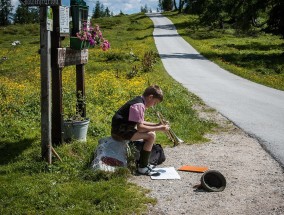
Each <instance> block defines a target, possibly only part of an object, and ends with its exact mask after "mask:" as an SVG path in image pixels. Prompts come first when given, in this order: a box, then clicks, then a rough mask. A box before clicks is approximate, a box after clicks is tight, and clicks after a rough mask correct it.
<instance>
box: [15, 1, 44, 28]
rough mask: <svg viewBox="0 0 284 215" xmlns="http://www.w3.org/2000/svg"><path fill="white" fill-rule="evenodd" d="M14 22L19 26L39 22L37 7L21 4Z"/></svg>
mask: <svg viewBox="0 0 284 215" xmlns="http://www.w3.org/2000/svg"><path fill="white" fill-rule="evenodd" d="M14 22H15V23H19V24H27V23H36V22H39V10H38V8H37V7H30V8H29V7H27V6H24V5H22V4H20V5H19V6H18V7H17V9H16V13H15V15H14Z"/></svg>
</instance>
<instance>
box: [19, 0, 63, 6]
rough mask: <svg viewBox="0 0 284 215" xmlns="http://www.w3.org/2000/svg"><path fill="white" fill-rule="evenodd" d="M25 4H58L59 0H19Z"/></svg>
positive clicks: (59, 3)
mask: <svg viewBox="0 0 284 215" xmlns="http://www.w3.org/2000/svg"><path fill="white" fill-rule="evenodd" d="M20 1H21V2H22V4H23V5H25V6H59V5H61V0H20Z"/></svg>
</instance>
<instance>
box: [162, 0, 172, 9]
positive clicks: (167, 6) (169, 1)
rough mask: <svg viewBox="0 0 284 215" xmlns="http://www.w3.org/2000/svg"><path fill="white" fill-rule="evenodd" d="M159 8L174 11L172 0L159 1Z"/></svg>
mask: <svg viewBox="0 0 284 215" xmlns="http://www.w3.org/2000/svg"><path fill="white" fill-rule="evenodd" d="M159 7H160V8H161V10H164V11H171V10H172V9H173V1H172V0H159Z"/></svg>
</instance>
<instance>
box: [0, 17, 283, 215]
mask: <svg viewBox="0 0 284 215" xmlns="http://www.w3.org/2000/svg"><path fill="white" fill-rule="evenodd" d="M170 15H171V14H170ZM171 18H172V19H173V20H174V21H175V22H176V23H177V27H178V28H179V29H180V32H181V34H182V35H183V36H186V35H187V34H188V31H189V29H187V28H188V27H187V26H188V24H187V20H188V18H187V17H185V16H176V15H175V14H172V15H171ZM95 23H97V24H99V25H100V27H101V29H102V31H103V34H104V36H105V37H106V38H107V39H108V40H109V41H110V43H111V49H110V50H109V51H106V52H103V51H102V50H100V49H97V48H94V49H90V50H89V62H88V64H86V66H85V70H86V80H85V81H86V103H87V117H89V118H90V120H91V123H90V127H89V130H88V137H87V142H86V143H80V142H76V141H73V142H71V143H70V144H65V143H64V144H62V145H60V146H57V147H56V148H55V149H56V151H57V152H58V154H59V155H60V157H61V158H62V160H63V162H59V161H58V160H57V159H56V158H55V157H54V158H53V161H54V162H53V164H52V165H47V163H46V162H45V161H43V160H42V158H41V151H40V150H41V140H40V56H39V54H38V49H39V42H40V40H39V25H36V24H35V25H23V26H18V25H12V26H8V27H1V28H0V47H1V49H0V57H1V59H0V83H1V85H0V131H1V133H0V184H1V185H0V214H142V213H143V212H145V211H146V207H147V204H149V203H150V204H155V199H152V198H148V197H147V196H146V195H145V192H147V191H146V190H144V189H142V188H140V187H138V186H136V185H134V184H131V183H128V182H127V177H129V174H130V171H129V170H127V169H119V170H118V171H117V172H115V173H114V174H110V173H103V172H93V171H92V170H90V168H89V166H90V162H91V161H92V159H93V151H94V149H95V147H96V145H97V142H98V140H99V139H100V138H102V137H105V136H109V135H110V122H111V117H112V115H113V113H114V111H115V110H116V109H117V108H118V107H119V106H120V105H122V104H123V103H124V102H125V101H127V100H128V99H130V98H132V97H133V96H136V95H140V94H141V93H142V92H143V90H144V88H145V87H146V86H148V85H149V84H158V85H160V86H161V87H162V89H163V91H164V93H165V100H164V101H163V102H162V103H161V104H159V105H158V107H157V109H158V110H160V111H161V112H162V113H163V115H164V116H165V118H166V119H167V120H169V121H170V122H171V127H172V129H173V130H174V131H175V133H176V134H177V135H178V136H179V137H180V138H181V139H183V140H185V141H186V142H187V143H189V144H195V143H202V142H204V141H206V139H205V138H204V134H205V133H207V132H213V129H214V128H216V125H215V124H214V122H211V121H206V120H202V119H200V118H198V116H197V113H196V112H195V111H194V110H193V108H192V107H193V106H195V105H196V104H202V102H201V101H200V100H199V99H198V98H197V97H196V96H194V95H193V94H191V93H189V92H188V91H187V90H186V89H185V88H183V87H182V86H181V85H180V84H178V83H176V82H175V81H174V80H173V79H172V78H171V77H170V76H169V75H168V74H167V73H166V72H165V70H164V68H163V65H162V64H161V61H160V59H159V58H158V55H157V51H156V48H155V45H154V40H153V38H152V31H153V24H152V22H151V20H150V19H148V18H147V17H146V16H145V15H143V14H134V15H129V16H116V17H110V18H104V19H97V20H96V21H95V22H93V24H95ZM196 34H197V35H198V32H196ZM199 34H201V33H199ZM214 35H215V33H214V34H213V35H212V36H211V40H210V39H209V38H207V39H205V38H201V37H197V36H196V38H194V39H192V38H190V37H187V39H189V40H190V42H192V44H193V45H194V46H195V47H196V48H198V49H199V50H201V52H202V53H204V54H206V53H207V55H206V56H207V57H208V56H209V55H208V54H209V53H213V54H212V56H213V57H214V59H217V60H218V59H219V58H221V57H220V56H221V54H218V53H217V54H216V53H215V52H213V51H212V50H215V51H216V50H218V47H219V46H220V47H221V48H219V49H220V50H219V51H220V52H221V50H223V49H225V47H230V48H229V49H230V50H235V49H237V48H239V49H240V48H244V49H245V50H247V51H248V52H249V53H254V52H256V53H258V54H251V55H252V56H256V55H257V56H263V55H264V53H265V51H267V52H268V54H267V55H269V56H271V58H270V59H271V60H273V63H274V64H275V65H277V66H278V67H279V68H280V72H279V74H278V73H277V74H276V73H275V72H272V70H271V72H270V73H271V74H272V73H273V75H271V74H270V75H265V74H264V75H259V78H266V77H270V76H271V77H274V76H275V77H278V78H277V80H278V79H280V80H282V81H283V71H282V69H283V61H281V57H280V58H278V57H279V55H280V54H279V52H280V51H279V47H280V48H281V47H282V48H283V42H282V40H278V39H277V40H276V42H273V41H274V38H275V37H270V36H269V35H268V36H267V37H268V39H267V41H269V43H268V42H267V43H268V44H272V45H271V46H270V47H271V48H270V49H269V51H268V50H267V49H268V48H267V47H268V45H260V47H259V46H258V44H260V42H256V43H253V42H251V43H249V44H254V45H250V46H245V44H243V45H242V43H241V40H239V39H238V38H234V37H233V35H231V36H230V37H231V38H230V39H229V36H228V38H227V39H226V40H224V39H221V38H222V37H221V35H219V37H218V38H219V39H218V38H217V39H213V36H214ZM216 35H217V36H218V34H217V33H216ZM272 38H273V39H272ZM251 39H252V40H254V38H251ZM15 40H19V41H20V42H21V44H20V45H17V46H11V43H12V42H13V41H15ZM208 40H209V41H208ZM230 40H232V41H239V42H238V43H237V42H234V44H235V45H233V42H230ZM246 40H249V38H246ZM210 41H211V42H213V43H210ZM218 41H219V43H218ZM225 41H227V42H225ZM212 44H214V45H212ZM68 45H69V41H68V38H66V39H65V40H64V41H63V42H62V46H63V47H64V46H68ZM198 45H199V46H198ZM202 47H203V49H201V48H202ZM214 47H215V48H214ZM259 49H260V51H259ZM262 49H263V51H261V50H262ZM259 53H260V54H259ZM231 56H234V54H232V55H231ZM236 56H238V55H236ZM240 56H244V55H240ZM273 56H276V59H278V60H280V61H281V62H280V63H278V64H277V61H274V60H275V59H274V58H273ZM277 56H278V57H277ZM222 59H223V58H222ZM230 59H232V60H234V62H232V63H231V62H229V60H230ZM238 59H239V60H240V62H238ZM262 59H265V58H262ZM217 60H216V61H217ZM225 62H226V63H224V64H225V65H227V64H228V65H231V64H232V65H238V66H235V67H237V68H238V70H240V71H242V70H244V71H247V70H248V69H247V68H243V67H241V66H240V64H243V63H244V62H243V58H229V59H227V58H226V61H225ZM253 62H254V61H253ZM247 64H249V61H248V63H247ZM255 65H257V66H258V68H259V70H262V71H266V70H267V69H266V67H264V65H266V64H264V63H263V64H260V63H257V62H256V63H255ZM261 65H263V67H261ZM252 67H253V66H252ZM281 68H282V69H281ZM249 71H250V72H249V73H252V72H253V69H251V70H249ZM269 71H270V70H269ZM277 71H279V70H277ZM257 74H258V73H257ZM281 77H282V79H281ZM269 79H270V78H269ZM62 80H63V109H64V115H65V116H67V115H68V114H70V113H73V112H74V109H75V103H76V101H75V100H76V99H75V66H69V67H66V68H64V70H63V77H62ZM273 83H274V82H273ZM275 83H278V82H277V81H275ZM282 83H283V82H282ZM277 86H278V85H275V86H274V87H275V88H280V89H281V87H277ZM282 86H283V85H282ZM147 120H149V121H158V118H157V117H156V115H155V113H154V112H153V111H152V110H149V111H148V112H147ZM157 142H158V143H161V144H162V145H164V146H171V145H172V143H171V142H170V141H169V140H168V139H167V137H166V136H165V135H164V134H158V136H157Z"/></svg>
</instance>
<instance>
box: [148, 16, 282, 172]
mask: <svg viewBox="0 0 284 215" xmlns="http://www.w3.org/2000/svg"><path fill="white" fill-rule="evenodd" d="M149 17H150V18H151V19H152V21H153V23H154V26H155V29H154V33H153V35H154V39H155V43H156V46H157V49H158V52H159V54H160V57H161V59H162V62H163V64H164V66H165V68H166V70H167V72H168V73H169V74H170V75H171V76H172V77H173V78H174V79H175V80H176V81H178V82H180V83H181V84H182V85H183V86H184V87H186V88H187V89H188V90H189V91H191V92H193V93H195V94H196V95H198V96H199V97H200V98H201V99H202V100H203V101H204V102H205V103H206V104H208V105H209V106H211V107H213V108H215V109H216V110H218V111H219V112H220V113H221V114H222V115H224V116H225V117H227V118H228V119H230V120H231V121H233V122H234V123H235V124H236V125H237V126H239V127H240V128H242V129H243V130H244V131H246V132H247V133H248V134H250V135H252V136H254V137H255V138H257V139H258V140H259V141H260V142H261V144H262V145H263V147H264V148H266V150H267V151H269V152H270V153H271V155H272V156H273V157H274V158H275V159H276V160H277V161H278V162H279V163H280V164H281V165H282V166H283V167H284V91H280V90H275V89H272V88H268V87H265V86H262V85H259V84H256V83H253V82H251V81H248V80H246V79H243V78H240V77H238V76H236V75H234V74H231V73H229V72H227V71H226V70H224V69H222V68H220V67H219V66H218V65H216V64H214V63H212V62H211V61H209V60H207V59H206V58H204V57H203V56H202V55H200V54H199V53H198V52H197V51H196V50H195V49H194V48H193V47H192V46H190V45H189V44H188V43H187V42H186V41H185V40H183V39H182V37H180V36H179V35H178V33H177V31H176V29H175V27H174V25H173V24H172V22H171V21H170V20H169V19H167V18H166V17H164V16H162V15H160V14H149Z"/></svg>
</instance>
